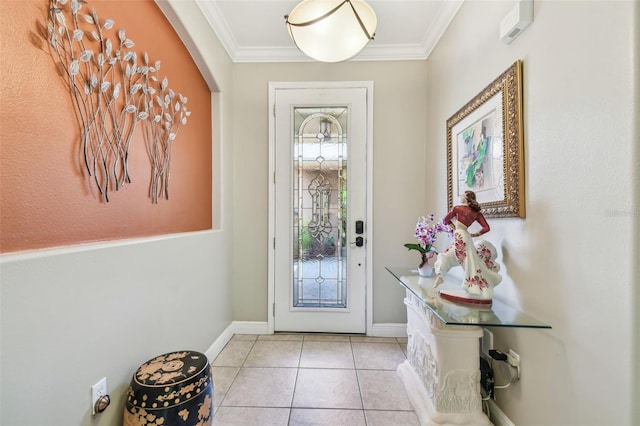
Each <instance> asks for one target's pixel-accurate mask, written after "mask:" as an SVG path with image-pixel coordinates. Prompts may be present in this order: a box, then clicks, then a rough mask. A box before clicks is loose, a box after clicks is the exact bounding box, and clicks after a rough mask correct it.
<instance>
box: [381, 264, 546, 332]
mask: <svg viewBox="0 0 640 426" xmlns="http://www.w3.org/2000/svg"><path fill="white" fill-rule="evenodd" d="M386 269H387V271H389V272H390V273H391V275H393V276H394V277H395V278H396V279H397V280H398V281H399V282H400V284H401V285H402V286H403V287H405V288H406V289H407V290H408V291H410V292H411V293H413V294H414V295H415V296H416V297H417V298H418V299H419V300H421V301H422V302H423V303H424V304H425V306H426V307H428V308H429V309H430V310H431V312H432V313H433V314H434V315H435V316H436V317H438V319H439V320H440V321H442V322H443V323H444V324H446V325H477V326H480V327H522V328H551V326H550V325H548V324H545V323H543V322H540V321H538V320H537V319H535V318H533V317H531V316H529V315H527V314H525V313H524V312H521V311H519V310H517V309H515V308H513V307H511V306H509V305H507V304H506V303H503V302H501V301H499V300H497V299H493V303H492V304H491V306H490V307H488V308H482V307H476V306H468V305H463V304H460V303H455V302H450V301H448V300H444V299H442V298H440V297H439V296H438V291H439V290H442V289H447V288H449V289H450V288H456V289H458V288H460V282H459V281H456V280H455V279H453V278H450V277H447V276H445V279H444V283H442V284H441V285H440V286H439V287H438V288H437V289H434V288H433V282H434V279H435V277H433V278H432V277H421V276H418V273H417V270H415V269H414V270H411V269H409V268H391V267H387V268H386Z"/></svg>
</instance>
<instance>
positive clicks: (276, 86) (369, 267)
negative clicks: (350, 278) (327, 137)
mask: <svg viewBox="0 0 640 426" xmlns="http://www.w3.org/2000/svg"><path fill="white" fill-rule="evenodd" d="M335 88H340V89H354V88H364V89H366V90H367V101H366V103H367V142H366V155H367V173H366V180H367V183H366V194H367V218H366V223H367V225H366V226H367V232H366V235H367V240H368V241H367V244H365V247H366V256H367V264H366V269H365V275H366V287H365V311H366V312H365V317H366V324H365V327H366V334H367V335H369V334H370V333H371V331H372V329H373V297H372V295H373V282H372V280H373V263H372V260H373V250H372V244H371V242H372V241H373V238H372V236H373V81H311V82H269V111H268V115H269V175H268V176H269V177H268V179H269V238H268V240H267V245H268V260H267V262H268V264H267V271H268V272H267V273H268V280H267V282H268V294H267V323H268V327H269V333H273V332H274V330H275V320H274V315H275V309H274V304H275V285H276V284H275V267H274V262H275V244H274V241H275V206H276V203H275V189H276V184H275V166H276V163H275V160H276V158H275V148H276V138H275V94H276V90H286V89H335Z"/></svg>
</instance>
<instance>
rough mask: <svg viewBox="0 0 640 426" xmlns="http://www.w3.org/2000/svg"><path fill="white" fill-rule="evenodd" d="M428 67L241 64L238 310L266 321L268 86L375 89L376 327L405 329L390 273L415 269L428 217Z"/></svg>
mask: <svg viewBox="0 0 640 426" xmlns="http://www.w3.org/2000/svg"><path fill="white" fill-rule="evenodd" d="M425 74H426V62H425V61H403V62H375V63H371V62H348V63H339V64H321V63H292V64H236V65H235V69H234V85H235V87H234V117H235V125H234V139H235V144H236V151H235V153H236V155H235V164H234V170H235V176H234V182H235V186H234V191H235V198H234V216H235V229H234V233H235V241H236V244H235V247H234V256H233V258H234V278H235V279H234V305H233V316H234V319H235V320H239V321H267V291H268V288H267V256H266V253H267V250H268V244H269V242H268V220H269V218H268V201H269V200H268V185H269V182H270V178H269V176H268V166H269V163H268V148H269V139H268V103H267V100H268V99H267V97H268V83H269V82H270V81H280V82H282V81H333V80H341V81H350V80H358V81H373V82H374V89H373V99H374V101H373V102H374V106H373V109H374V112H373V115H374V117H373V120H374V124H373V127H374V129H373V132H374V141H373V222H374V223H373V229H374V232H373V235H369V236H368V238H369V241H370V243H372V244H373V247H374V249H373V250H374V254H373V259H370V260H369V261H371V262H373V295H372V297H373V322H374V323H405V322H406V310H405V308H404V305H403V303H402V300H403V297H404V292H403V291H402V289H401V287H400V285H399V284H398V283H397V282H395V281H394V279H393V278H392V277H391V275H390V274H389V273H388V272H387V271H386V270H385V269H384V267H385V266H387V265H392V266H416V267H417V264H418V263H419V258H418V256H417V255H416V254H415V253H414V254H412V253H408V252H407V250H406V249H405V248H404V247H403V244H404V243H406V242H412V240H413V231H414V226H415V221H416V219H417V217H418V216H419V215H424V214H425V197H424V194H425V188H424V182H425V171H426V169H427V168H428V167H429V166H425V161H424V158H425V153H424V149H425V140H426V139H425V124H424V123H425V116H426V101H425V99H426V79H425Z"/></svg>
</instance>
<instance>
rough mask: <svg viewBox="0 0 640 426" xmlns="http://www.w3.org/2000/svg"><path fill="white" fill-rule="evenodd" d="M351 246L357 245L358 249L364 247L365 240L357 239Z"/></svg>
mask: <svg viewBox="0 0 640 426" xmlns="http://www.w3.org/2000/svg"><path fill="white" fill-rule="evenodd" d="M351 244H355V245H356V247H362V246H363V245H364V238H362V237H356V240H355V241H354V242H352V243H351Z"/></svg>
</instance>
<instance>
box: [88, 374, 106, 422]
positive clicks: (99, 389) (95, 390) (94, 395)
mask: <svg viewBox="0 0 640 426" xmlns="http://www.w3.org/2000/svg"><path fill="white" fill-rule="evenodd" d="M105 395H107V378H106V377H103V378H102V379H101V380H100V381H99V382H98V383H96V384H95V385H93V386H91V415H92V416H95V415H96V401H98V399H100V397H101V396H105Z"/></svg>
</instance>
